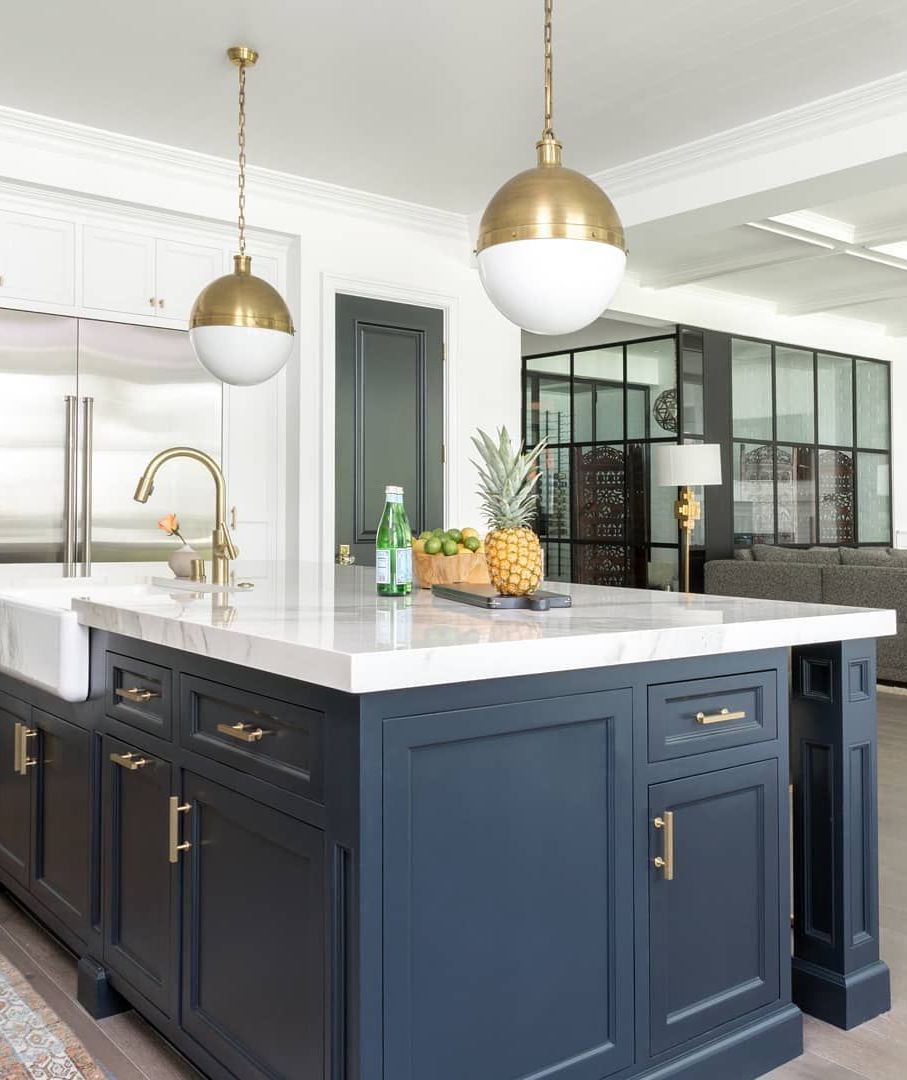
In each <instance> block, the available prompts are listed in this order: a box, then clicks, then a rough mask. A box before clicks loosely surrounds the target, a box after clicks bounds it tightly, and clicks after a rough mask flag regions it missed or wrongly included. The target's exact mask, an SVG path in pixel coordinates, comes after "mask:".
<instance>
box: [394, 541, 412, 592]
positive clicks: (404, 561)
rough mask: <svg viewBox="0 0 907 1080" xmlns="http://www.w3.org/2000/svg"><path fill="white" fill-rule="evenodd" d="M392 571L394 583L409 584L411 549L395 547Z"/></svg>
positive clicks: (410, 576)
mask: <svg viewBox="0 0 907 1080" xmlns="http://www.w3.org/2000/svg"><path fill="white" fill-rule="evenodd" d="M394 562H395V563H396V566H395V568H394V569H395V571H396V572H395V573H394V578H395V581H394V584H395V585H409V584H410V583H411V582H412V580H413V549H412V548H408V547H405V548H397V558H396V559H395V560H394Z"/></svg>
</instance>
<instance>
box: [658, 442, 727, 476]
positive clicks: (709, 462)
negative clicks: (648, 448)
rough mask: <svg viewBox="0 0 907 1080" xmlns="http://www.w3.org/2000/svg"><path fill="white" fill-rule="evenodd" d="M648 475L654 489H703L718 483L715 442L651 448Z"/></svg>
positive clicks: (718, 473) (719, 462)
mask: <svg viewBox="0 0 907 1080" xmlns="http://www.w3.org/2000/svg"><path fill="white" fill-rule="evenodd" d="M652 475H653V480H654V483H655V484H656V485H657V486H658V487H705V486H707V485H710V484H720V483H721V447H720V446H719V445H718V443H683V444H681V445H677V444H672V445H670V446H668V445H664V446H655V447H653V449H652Z"/></svg>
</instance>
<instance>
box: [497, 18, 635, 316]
mask: <svg viewBox="0 0 907 1080" xmlns="http://www.w3.org/2000/svg"><path fill="white" fill-rule="evenodd" d="M544 5H545V124H544V128H543V129H542V137H541V139H540V140H539V141H538V142H537V143H536V150H537V152H538V164H537V165H536V167H535V168H533V169H527V170H526V171H525V172H521V173H518V174H517V175H516V176H514V177H512V178H511V179H510V180H508V181H507V183H506V184H504V186H503V187H501V188H500V189H499V190H498V192H497V193H496V194H495V195H494V197H493V198H492V200H491V202H490V203H489V204H488V207H487V208H486V210H485V213H484V214H483V216H482V221H481V224H480V226H479V236H478V242H477V243H476V256H477V259H478V264H479V274H480V276H481V279H482V284H483V285H484V286H485V290H486V292H487V293H488V296H489V298H490V299H491V301H492V303H493V304H494V305H495V307H497V309H498V310H499V311H500V312H501V313H502V314H503V315H505V316H506V317H507V318H508V319H510V320H511V322H515V323H516V324H517V325H518V326H521V327H523V329H525V330H529V331H532V332H533V333H537V334H566V333H570V332H572V331H574V330H579V329H581V328H582V327H583V326H587V325H588V324H589V323H590V322H592V321H593V320H594V319H596V318H598V317H599V316H600V315H601V314H602V312H603V311H604V310H605V308H606V307H607V306H608V304H609V303H610V302H611V299H612V297H613V296H614V293H615V292H616V290H617V287H618V285H619V284H620V281H621V278H622V277H623V273H624V269H625V266H626V259H627V254H626V244H625V242H624V230H623V226H622V225H621V222H620V218H619V217H618V214H617V211H616V210H615V209H614V204H613V203H612V202H611V200H610V199H609V198H608V196H607V195H606V194H605V192H604V191H602V189H601V188H600V187H599V186H598V184H596V183H594V182H593V181H592V180H590V179H589V178H588V177H587V176H584V175H583V174H582V173H579V172H575V171H574V170H573V169H567V168H565V167H564V166H563V164H562V162H561V144H560V142H558V140H557V138H556V136H555V134H554V128H553V126H552V83H553V77H552V67H553V55H552V54H553V49H552V34H551V23H552V0H544Z"/></svg>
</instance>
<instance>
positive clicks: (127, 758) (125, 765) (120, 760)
mask: <svg viewBox="0 0 907 1080" xmlns="http://www.w3.org/2000/svg"><path fill="white" fill-rule="evenodd" d="M110 760H111V761H112V762H113V763H114V765H119V766H120V768H121V769H128V770H129V771H130V772H135V771H136V769H144V768H145V766H146V765H150V764H151V761H150V760H149V759H148V758H143V757H139V756H138V755H136V754H131V753H130V754H111V755H110Z"/></svg>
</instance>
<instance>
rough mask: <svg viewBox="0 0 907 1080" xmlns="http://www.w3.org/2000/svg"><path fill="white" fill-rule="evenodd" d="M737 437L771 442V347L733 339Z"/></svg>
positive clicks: (733, 379) (735, 433) (732, 360)
mask: <svg viewBox="0 0 907 1080" xmlns="http://www.w3.org/2000/svg"><path fill="white" fill-rule="evenodd" d="M731 391H732V398H733V416H734V437H735V438H738V439H740V438H743V439H772V438H774V436H773V434H772V347H771V345H766V344H764V343H763V342H761V341H744V340H742V339H741V338H733V339H732V340H731Z"/></svg>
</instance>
